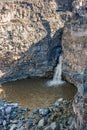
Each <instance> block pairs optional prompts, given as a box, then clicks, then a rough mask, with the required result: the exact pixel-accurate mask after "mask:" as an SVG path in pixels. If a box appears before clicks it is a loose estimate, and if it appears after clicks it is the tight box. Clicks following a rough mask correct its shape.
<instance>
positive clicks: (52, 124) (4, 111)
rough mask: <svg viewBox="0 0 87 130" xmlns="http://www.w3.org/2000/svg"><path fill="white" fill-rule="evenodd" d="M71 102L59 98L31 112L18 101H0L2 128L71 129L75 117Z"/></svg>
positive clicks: (33, 129) (0, 126)
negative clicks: (49, 104)
mask: <svg viewBox="0 0 87 130" xmlns="http://www.w3.org/2000/svg"><path fill="white" fill-rule="evenodd" d="M56 104H60V105H56ZM71 104H72V101H66V100H64V99H62V100H61V99H58V100H57V101H56V103H54V104H53V105H51V106H49V107H45V108H42V109H35V110H34V111H33V112H30V111H29V109H28V108H21V107H20V106H19V105H18V104H17V103H7V102H6V101H0V130H51V129H52V130H66V129H67V130H70V125H71V123H72V121H73V119H74V113H73V111H72V105H71Z"/></svg>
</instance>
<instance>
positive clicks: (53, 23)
mask: <svg viewBox="0 0 87 130" xmlns="http://www.w3.org/2000/svg"><path fill="white" fill-rule="evenodd" d="M56 9H57V4H56V2H55V1H54V0H49V1H45V0H43V1H42V0H37V1H34V0H21V1H20V0H18V1H17V0H14V2H13V1H10V0H8V1H7V2H4V1H3V2H2V1H1V2H0V82H1V83H2V82H5V81H9V80H16V79H21V78H26V77H32V76H39V77H42V76H46V74H47V72H50V71H53V68H54V66H55V65H56V61H57V59H58V57H59V55H60V53H61V33H62V27H63V25H64V22H62V20H61V19H60V15H58V13H57V11H56Z"/></svg>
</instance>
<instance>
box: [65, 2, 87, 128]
mask: <svg viewBox="0 0 87 130" xmlns="http://www.w3.org/2000/svg"><path fill="white" fill-rule="evenodd" d="M73 7H74V9H73V16H72V19H71V21H70V22H67V23H66V25H65V28H64V34H63V41H62V46H63V52H64V63H63V74H64V75H65V77H66V79H67V80H68V81H69V82H72V83H74V84H75V85H76V86H77V88H78V92H77V95H76V96H75V100H74V103H73V108H74V112H75V114H76V118H75V121H76V125H75V127H76V129H77V130H86V129H87V1H86V0H76V1H74V2H73Z"/></svg>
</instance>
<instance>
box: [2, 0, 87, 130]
mask: <svg viewBox="0 0 87 130" xmlns="http://www.w3.org/2000/svg"><path fill="white" fill-rule="evenodd" d="M61 52H63V67H62V71H63V77H64V79H66V80H67V81H68V82H70V83H72V84H74V85H75V86H76V87H77V89H78V92H77V94H76V96H75V99H74V101H73V110H74V112H75V124H74V126H75V129H76V130H86V129H87V0H62V1H61V0H47V1H45V0H43V1H41V0H37V1H34V0H14V1H13V0H12V1H11V0H8V1H4V0H3V1H0V84H2V83H5V82H8V81H15V80H19V79H24V78H31V77H39V78H40V77H49V78H52V75H53V73H54V69H55V67H56V66H57V63H58V60H59V56H60V54H61Z"/></svg>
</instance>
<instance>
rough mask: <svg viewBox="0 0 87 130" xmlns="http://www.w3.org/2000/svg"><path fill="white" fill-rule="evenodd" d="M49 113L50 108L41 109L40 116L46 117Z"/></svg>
mask: <svg viewBox="0 0 87 130" xmlns="http://www.w3.org/2000/svg"><path fill="white" fill-rule="evenodd" d="M49 111H50V110H49V108H43V109H39V114H40V115H42V116H46V115H47V114H48V113H49Z"/></svg>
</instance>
